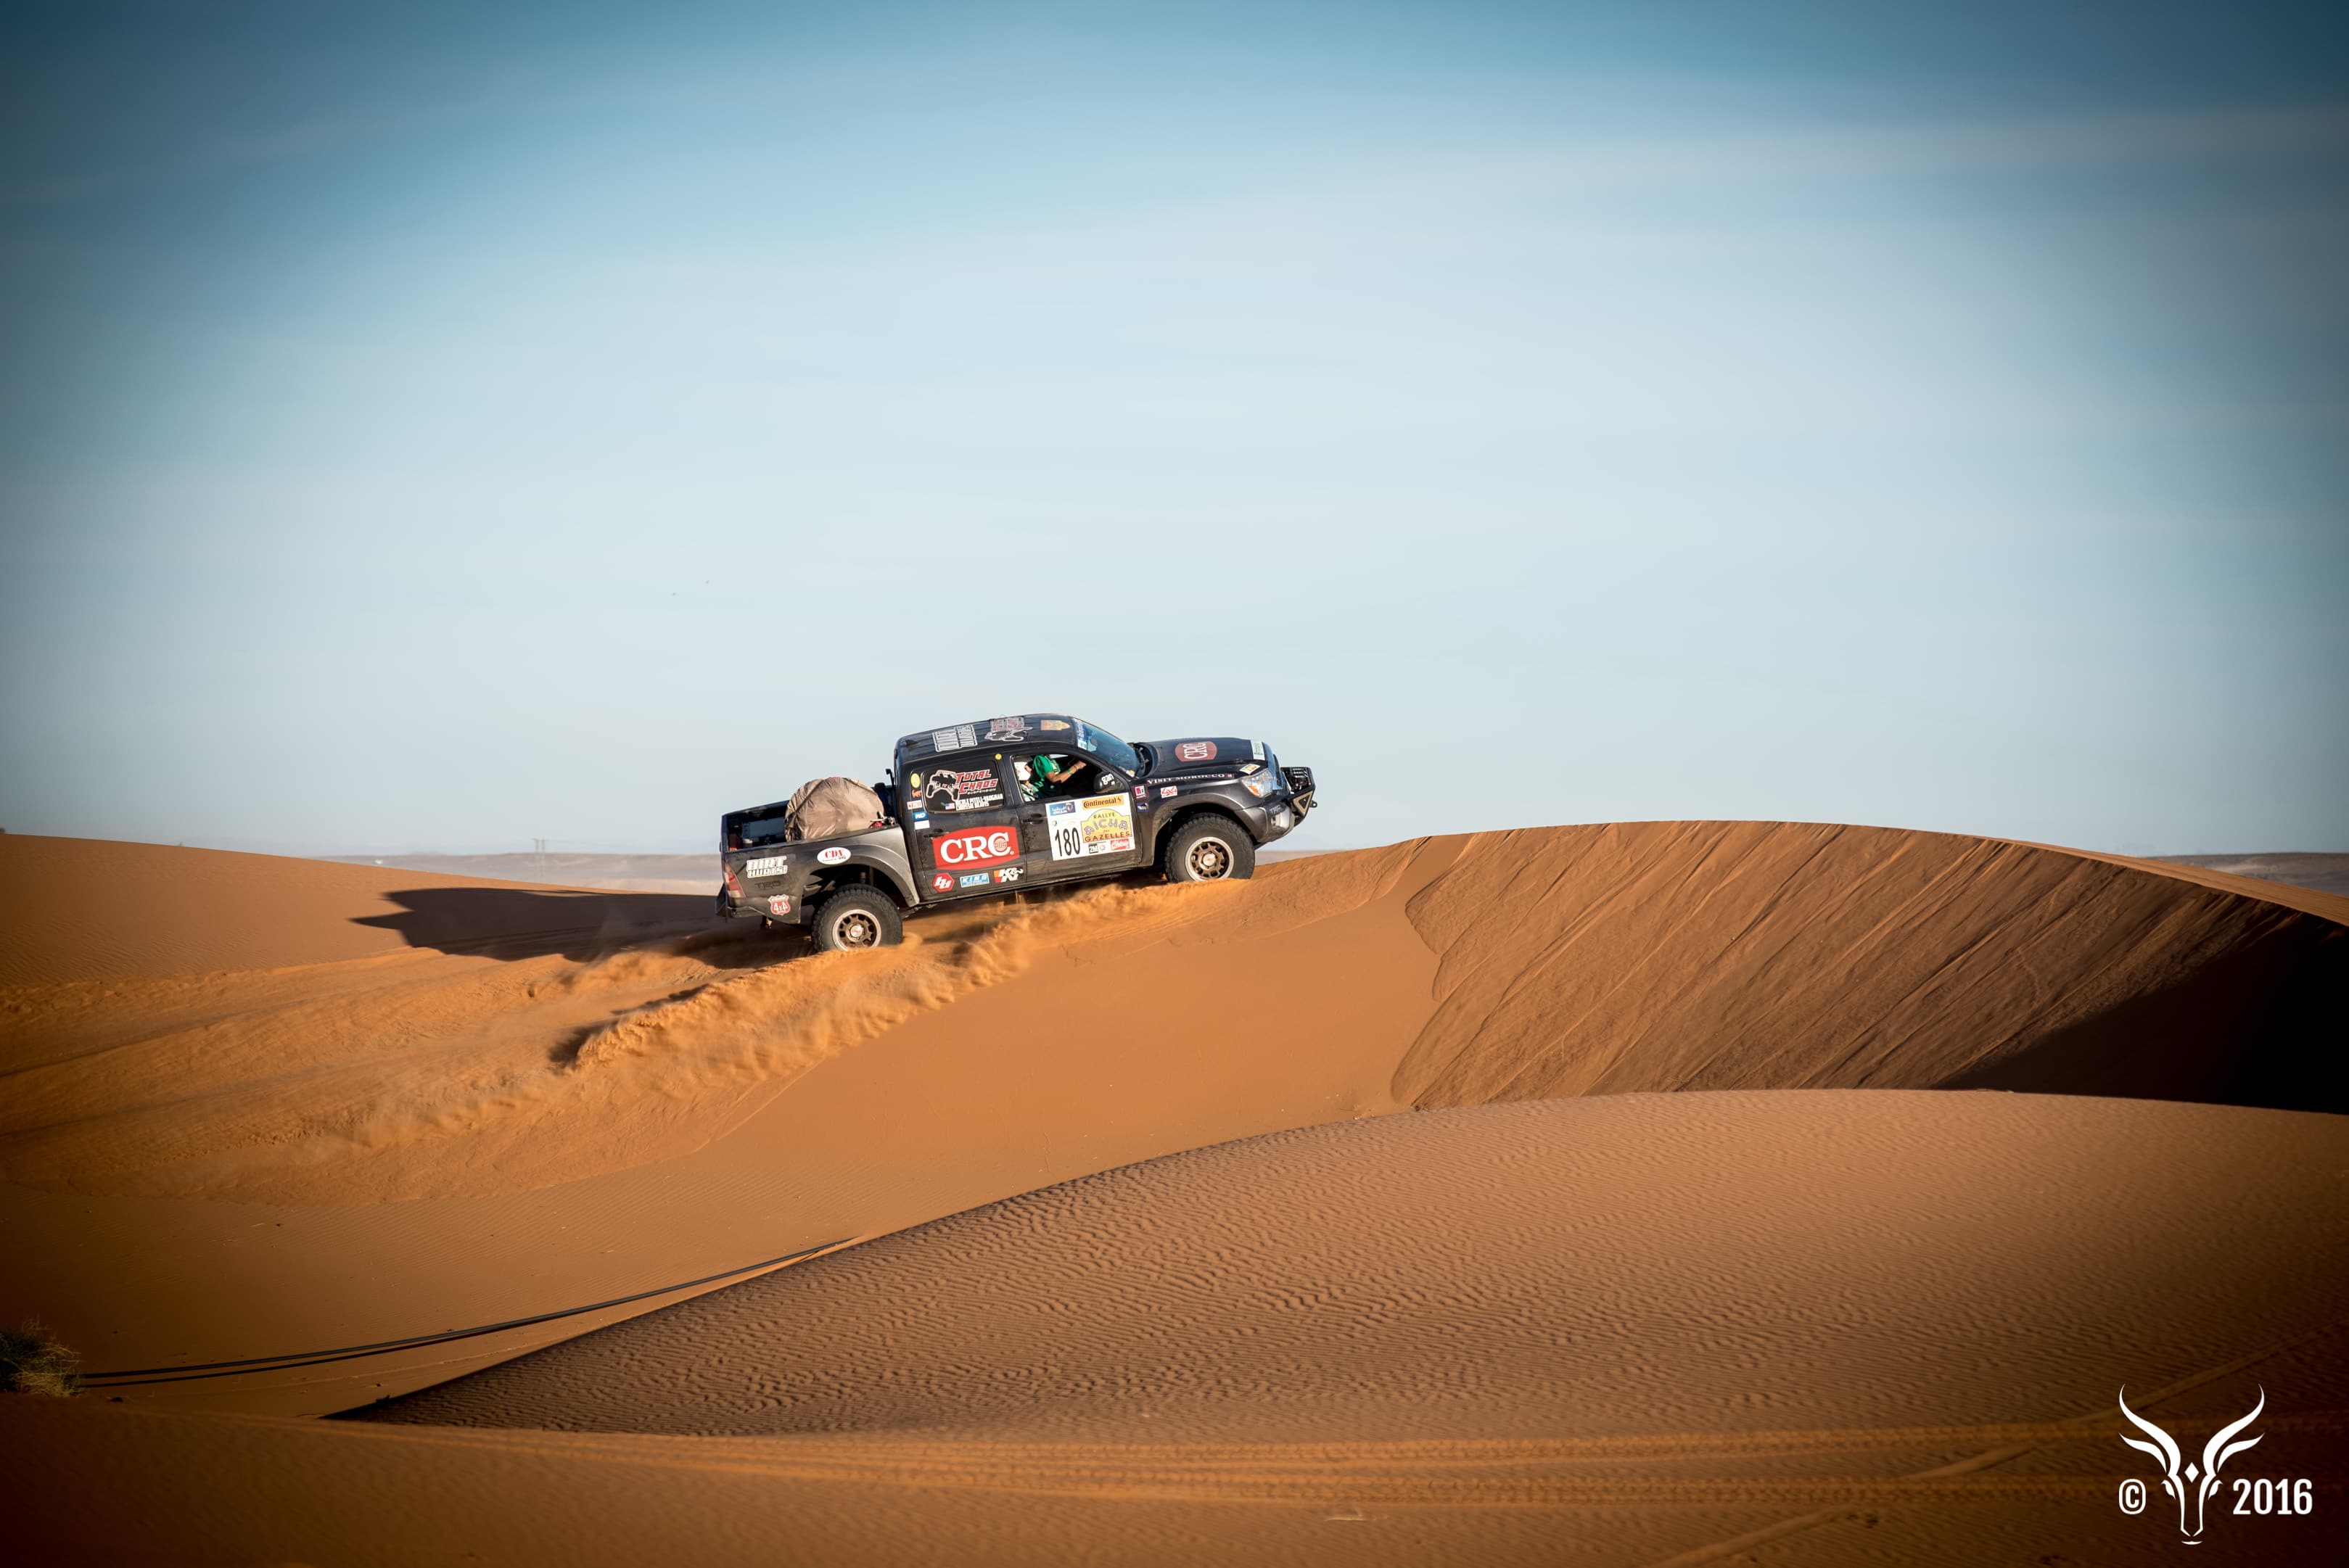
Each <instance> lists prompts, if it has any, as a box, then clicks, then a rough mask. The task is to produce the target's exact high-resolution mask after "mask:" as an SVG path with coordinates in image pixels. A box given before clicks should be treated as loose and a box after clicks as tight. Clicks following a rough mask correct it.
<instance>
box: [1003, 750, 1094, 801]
mask: <svg viewBox="0 0 2349 1568" xmlns="http://www.w3.org/2000/svg"><path fill="white" fill-rule="evenodd" d="M1083 777H1084V775H1083V771H1082V769H1080V768H1079V767H1078V765H1077V760H1076V758H1069V759H1068V760H1067V761H1065V762H1063V761H1061V759H1060V758H1056V757H1052V756H1050V755H1039V756H1037V757H1034V758H1030V759H1029V760H1028V761H1026V762H1023V763H1021V764H1020V765H1019V792H1020V794H1021V795H1022V796H1024V797H1026V798H1027V799H1030V800H1033V799H1038V798H1039V797H1040V796H1043V795H1047V794H1066V793H1068V792H1069V791H1070V790H1071V789H1075V788H1076V787H1077V785H1078V784H1079V782H1080V781H1081V779H1083Z"/></svg>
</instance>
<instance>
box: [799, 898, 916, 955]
mask: <svg viewBox="0 0 2349 1568" xmlns="http://www.w3.org/2000/svg"><path fill="white" fill-rule="evenodd" d="M813 930H814V936H815V947H816V951H817V952H819V953H850V952H854V951H855V950H857V949H859V948H864V947H894V946H895V945H896V944H898V943H899V942H901V941H903V940H904V939H905V922H904V921H903V920H901V919H899V918H898V915H897V906H896V905H895V904H894V903H890V902H889V898H888V895H887V894H885V893H881V892H874V890H873V889H871V888H869V887H851V888H843V889H841V890H840V892H836V893H833V895H832V896H831V897H829V898H827V899H825V900H824V901H823V903H820V904H818V905H816V910H815V921H814V926H813Z"/></svg>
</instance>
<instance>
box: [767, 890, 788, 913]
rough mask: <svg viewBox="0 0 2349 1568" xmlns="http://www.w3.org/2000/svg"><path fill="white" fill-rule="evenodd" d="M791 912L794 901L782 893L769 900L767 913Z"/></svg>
mask: <svg viewBox="0 0 2349 1568" xmlns="http://www.w3.org/2000/svg"><path fill="white" fill-rule="evenodd" d="M791 912H792V901H791V900H790V899H787V898H785V897H783V896H782V894H781V893H777V894H776V895H775V896H774V897H772V898H771V899H769V900H768V901H767V913H770V914H789V913H791Z"/></svg>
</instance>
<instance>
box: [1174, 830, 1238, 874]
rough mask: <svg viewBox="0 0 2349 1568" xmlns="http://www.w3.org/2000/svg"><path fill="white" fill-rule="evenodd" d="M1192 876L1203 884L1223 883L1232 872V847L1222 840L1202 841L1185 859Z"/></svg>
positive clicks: (1193, 847)
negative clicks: (1188, 863)
mask: <svg viewBox="0 0 2349 1568" xmlns="http://www.w3.org/2000/svg"><path fill="white" fill-rule="evenodd" d="M1185 858H1186V859H1187V860H1188V861H1189V862H1190V866H1191V874H1192V875H1193V876H1195V877H1196V878H1198V879H1199V880H1200V881H1201V882H1221V881H1223V879H1224V878H1226V877H1227V876H1229V875H1230V874H1231V871H1232V847H1231V846H1230V845H1229V844H1227V843H1226V842H1224V841H1223V840H1221V839H1201V840H1200V841H1198V842H1197V843H1195V844H1193V845H1192V846H1191V852H1190V854H1189V855H1188V856H1187V857H1185Z"/></svg>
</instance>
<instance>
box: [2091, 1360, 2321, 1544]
mask: <svg viewBox="0 0 2349 1568" xmlns="http://www.w3.org/2000/svg"><path fill="white" fill-rule="evenodd" d="M2120 1403H2121V1414H2122V1415H2124V1416H2127V1418H2129V1420H2130V1422H2131V1423H2132V1424H2134V1425H2135V1426H2136V1428H2137V1430H2138V1431H2140V1432H2143V1433H2144V1434H2145V1438H2132V1437H2130V1436H2129V1435H2128V1434H2127V1432H2123V1433H2121V1434H2120V1439H2121V1441H2123V1442H2125V1443H2127V1445H2128V1446H2129V1447H2131V1448H2133V1449H2137V1451H2138V1452H2139V1453H2144V1454H2150V1455H2152V1456H2153V1458H2154V1460H2156V1461H2157V1462H2158V1463H2159V1465H2160V1466H2161V1478H2160V1480H2161V1490H2162V1492H2163V1493H2164V1494H2165V1495H2166V1496H2168V1497H2173V1498H2175V1499H2177V1500H2178V1539H2179V1540H2180V1541H2181V1542H2184V1543H2185V1544H2187V1545H2189V1546H2196V1545H2199V1544H2200V1543H2201V1541H2202V1526H2203V1523H2204V1518H2203V1515H2204V1513H2205V1511H2206V1510H2207V1509H2208V1508H2209V1502H2210V1494H2211V1493H2212V1492H2215V1491H2223V1490H2224V1489H2225V1488H2226V1487H2228V1486H2232V1487H2233V1488H2234V1489H2235V1506H2234V1508H2233V1509H2232V1510H2231V1511H2232V1512H2235V1513H2248V1514H2251V1515H2254V1516H2257V1515H2261V1514H2271V1513H2313V1512H2315V1511H2316V1487H2315V1483H2313V1481H2310V1480H2306V1479H2304V1478H2303V1479H2300V1480H2269V1479H2266V1478H2260V1479H2256V1480H2254V1479H2251V1478H2249V1477H2243V1476H2238V1477H2236V1478H2234V1479H2233V1480H2230V1481H2221V1480H2220V1479H2219V1470H2220V1467H2221V1466H2223V1465H2224V1464H2225V1463H2226V1462H2227V1461H2228V1460H2230V1459H2233V1458H2234V1457H2235V1456H2236V1455H2237V1454H2240V1453H2241V1452H2242V1451H2243V1450H2244V1449H2252V1448H2257V1447H2258V1446H2259V1445H2260V1443H2261V1441H2262V1439H2260V1438H2244V1439H2241V1440H2240V1441H2237V1440H2236V1438H2235V1434H2236V1433H2238V1432H2240V1431H2241V1430H2242V1429H2244V1428H2245V1427H2248V1426H2250V1425H2251V1423H2252V1422H2253V1421H2256V1420H2258V1419H2259V1418H2260V1412H2261V1411H2262V1410H2264V1409H2266V1408H2268V1391H2267V1390H2266V1389H2265V1388H2261V1390H2260V1402H2259V1403H2258V1404H2256V1405H2253V1406H2252V1407H2251V1414H2250V1415H2248V1416H2244V1417H2241V1418H2239V1419H2237V1420H2234V1421H2230V1422H2229V1423H2228V1424H2227V1425H2225V1426H2223V1427H2221V1428H2220V1429H2218V1430H2217V1431H2215V1432H2213V1433H2211V1434H2210V1440H2209V1442H2207V1443H2204V1444H2203V1445H2202V1457H2201V1458H2200V1459H2199V1460H2189V1459H2187V1458H2186V1456H2185V1455H2184V1454H2182V1453H2180V1452H2179V1451H2178V1439H2175V1438H2173V1437H2171V1436H2170V1435H2169V1434H2168V1432H2165V1431H2163V1430H2162V1429H2160V1428H2159V1427H2157V1426H2155V1425H2154V1424H2153V1423H2152V1422H2151V1421H2148V1420H2147V1419H2146V1418H2144V1417H2143V1416H2140V1415H2138V1414H2137V1412H2136V1411H2135V1410H2132V1409H2130V1408H2128V1390H2127V1388H2123V1389H2122V1390H2121V1396H2120ZM2146 1438H2150V1439H2153V1440H2152V1441H2151V1442H2147V1441H2146ZM2189 1494H2190V1496H2189ZM2120 1505H2121V1511H2122V1512H2123V1513H2143V1512H2144V1511H2145V1510H2146V1485H2145V1482H2143V1481H2142V1480H2138V1479H2137V1477H2135V1476H2131V1477H2129V1478H2128V1480H2125V1481H2123V1482H2121V1491H2120Z"/></svg>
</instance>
